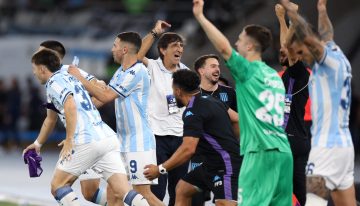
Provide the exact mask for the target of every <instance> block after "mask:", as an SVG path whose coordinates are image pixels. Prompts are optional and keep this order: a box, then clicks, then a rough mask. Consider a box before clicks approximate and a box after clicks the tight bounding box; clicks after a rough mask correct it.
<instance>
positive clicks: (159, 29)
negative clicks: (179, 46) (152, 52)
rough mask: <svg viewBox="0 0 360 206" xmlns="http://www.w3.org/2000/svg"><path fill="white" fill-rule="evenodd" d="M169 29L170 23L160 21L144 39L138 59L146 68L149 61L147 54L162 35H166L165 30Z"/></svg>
mask: <svg viewBox="0 0 360 206" xmlns="http://www.w3.org/2000/svg"><path fill="white" fill-rule="evenodd" d="M169 27H171V25H170V24H169V23H167V22H165V21H162V20H158V21H157V22H156V24H155V27H154V28H153V29H152V30H151V31H150V32H149V33H148V34H147V35H146V36H145V37H144V38H143V40H142V44H141V48H140V50H139V52H138V55H137V58H138V60H140V61H142V62H143V63H144V64H145V66H147V65H148V60H147V58H146V57H145V55H146V53H147V52H148V51H149V49H150V48H151V46H152V44H153V43H154V41H155V39H156V38H157V37H159V36H160V35H161V34H162V33H164V32H165V30H166V29H167V28H169Z"/></svg>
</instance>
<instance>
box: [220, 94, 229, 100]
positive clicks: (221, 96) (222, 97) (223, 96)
mask: <svg viewBox="0 0 360 206" xmlns="http://www.w3.org/2000/svg"><path fill="white" fill-rule="evenodd" d="M219 96H220V100H221V101H223V102H227V101H229V97H228V95H227V93H225V92H220V93H219Z"/></svg>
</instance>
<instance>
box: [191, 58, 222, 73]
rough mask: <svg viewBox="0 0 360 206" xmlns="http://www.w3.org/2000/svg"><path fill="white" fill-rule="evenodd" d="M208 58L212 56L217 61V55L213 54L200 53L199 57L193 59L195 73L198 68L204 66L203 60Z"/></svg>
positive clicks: (197, 71)
mask: <svg viewBox="0 0 360 206" xmlns="http://www.w3.org/2000/svg"><path fill="white" fill-rule="evenodd" d="M210 58H214V59H216V60H218V61H219V59H220V58H219V56H218V55H215V54H205V55H202V56H200V57H199V58H197V59H196V60H195V63H194V70H195V71H196V73H199V69H200V68H201V67H202V66H204V64H205V62H206V60H207V59H210Z"/></svg>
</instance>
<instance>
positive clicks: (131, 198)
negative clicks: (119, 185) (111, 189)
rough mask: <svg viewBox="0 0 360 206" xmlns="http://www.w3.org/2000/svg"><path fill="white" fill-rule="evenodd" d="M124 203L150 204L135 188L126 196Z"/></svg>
mask: <svg viewBox="0 0 360 206" xmlns="http://www.w3.org/2000/svg"><path fill="white" fill-rule="evenodd" d="M124 203H125V205H126V206H148V205H149V204H148V202H147V201H146V199H145V198H144V197H143V196H142V195H141V194H139V193H137V192H136V191H135V190H130V191H129V192H128V193H126V195H125V196H124Z"/></svg>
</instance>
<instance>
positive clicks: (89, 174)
mask: <svg viewBox="0 0 360 206" xmlns="http://www.w3.org/2000/svg"><path fill="white" fill-rule="evenodd" d="M100 178H103V176H102V175H101V174H99V173H97V172H95V171H94V170H93V169H87V170H86V171H85V172H83V173H82V174H81V175H80V176H79V180H80V181H83V180H93V179H100Z"/></svg>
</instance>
